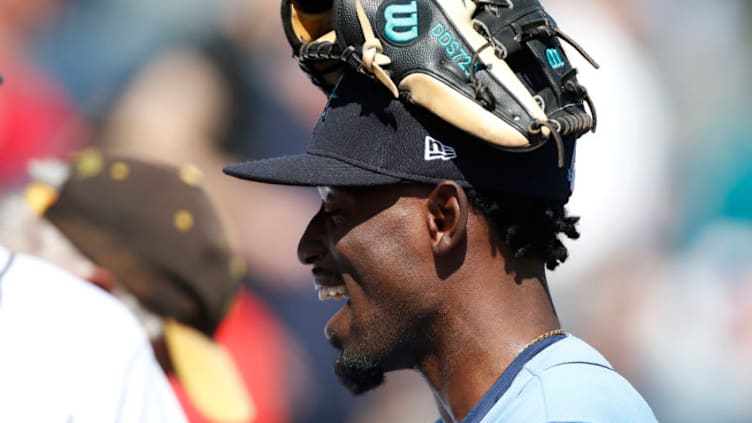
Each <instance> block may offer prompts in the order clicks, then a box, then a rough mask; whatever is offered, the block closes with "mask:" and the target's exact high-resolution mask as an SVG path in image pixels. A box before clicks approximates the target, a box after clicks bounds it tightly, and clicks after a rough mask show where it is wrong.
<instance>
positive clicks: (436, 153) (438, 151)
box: [423, 136, 457, 161]
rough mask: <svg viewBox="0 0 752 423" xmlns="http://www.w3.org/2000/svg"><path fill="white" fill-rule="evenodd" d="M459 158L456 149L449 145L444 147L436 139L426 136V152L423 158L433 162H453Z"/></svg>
mask: <svg viewBox="0 0 752 423" xmlns="http://www.w3.org/2000/svg"><path fill="white" fill-rule="evenodd" d="M455 157H457V153H456V152H455V151H454V149H453V148H452V147H450V146H448V145H444V144H442V143H441V141H439V140H437V139H436V138H433V137H430V136H426V151H425V154H424V155H423V158H424V159H425V160H426V161H431V160H444V161H446V160H452V159H453V158H455Z"/></svg>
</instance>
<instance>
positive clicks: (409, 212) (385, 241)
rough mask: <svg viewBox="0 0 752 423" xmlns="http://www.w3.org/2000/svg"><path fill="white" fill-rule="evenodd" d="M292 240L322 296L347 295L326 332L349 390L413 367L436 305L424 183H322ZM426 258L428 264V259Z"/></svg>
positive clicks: (367, 386)
mask: <svg viewBox="0 0 752 423" xmlns="http://www.w3.org/2000/svg"><path fill="white" fill-rule="evenodd" d="M319 192H320V193H321V197H322V205H321V208H320V210H319V211H318V213H317V214H316V215H315V216H314V217H313V219H312V220H311V222H310V223H309V225H308V228H307V229H306V231H305V233H304V234H303V237H302V239H301V241H300V245H299V247H298V255H299V258H300V260H301V261H302V262H303V263H305V264H310V265H312V266H313V274H314V278H315V286H316V289H317V291H318V293H319V298H320V299H335V298H339V297H345V298H347V301H346V302H345V303H344V304H343V307H342V308H341V309H340V310H339V311H338V312H337V313H336V314H335V315H334V316H333V317H332V318H331V319H330V320H329V322H328V323H327V325H326V328H325V333H326V336H327V338H328V339H329V341H330V343H331V344H332V345H333V346H334V347H336V348H338V349H340V350H341V351H342V355H341V356H340V357H339V359H338V360H337V362H336V363H335V372H336V373H337V375H338V376H339V377H340V379H341V380H342V382H343V383H344V384H345V386H347V387H348V388H349V389H350V390H351V391H353V392H354V393H361V392H364V391H367V390H369V389H372V388H374V387H376V386H378V385H379V384H380V383H381V382H382V381H383V375H384V372H386V371H389V370H395V369H400V368H409V367H413V366H414V365H415V363H416V360H417V357H416V356H417V355H418V349H417V347H419V346H421V345H425V340H423V339H422V338H423V337H425V336H426V333H428V332H429V331H427V330H426V328H427V327H428V325H430V323H429V322H430V320H431V316H432V315H433V313H434V312H435V310H436V294H435V293H434V290H432V289H431V286H430V284H431V283H432V281H433V280H434V278H429V277H428V275H430V274H431V272H430V271H428V272H427V271H425V270H428V269H430V268H432V266H433V256H432V253H431V244H430V240H429V239H428V236H427V235H426V232H427V230H426V226H427V223H426V213H427V206H426V203H427V200H426V198H425V197H426V195H427V194H428V193H429V192H430V187H425V186H419V185H391V186H384V187H376V188H328V187H327V188H321V189H320V190H319ZM426 266H431V267H426Z"/></svg>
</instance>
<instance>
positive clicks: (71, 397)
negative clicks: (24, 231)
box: [0, 245, 185, 423]
mask: <svg viewBox="0 0 752 423" xmlns="http://www.w3.org/2000/svg"><path fill="white" fill-rule="evenodd" d="M0 375H2V376H1V377H0V421H3V422H60V423H63V422H73V421H75V422H91V423H95V422H115V421H118V422H120V421H122V422H149V423H163V422H184V421H185V416H184V414H183V412H182V410H181V409H180V405H179V404H178V401H177V399H176V398H175V395H174V394H173V392H172V390H171V389H170V387H169V384H168V382H167V380H166V379H165V376H164V374H163V373H162V371H161V369H160V367H159V364H158V363H157V360H156V359H155V357H154V354H153V353H152V349H151V346H150V344H149V339H148V338H147V336H146V333H145V332H144V330H143V328H142V327H141V326H140V325H139V324H138V322H137V321H136V319H134V318H133V316H132V315H131V313H130V312H129V311H128V310H127V309H126V308H125V307H124V306H123V305H122V304H120V303H119V302H117V301H115V300H114V299H113V298H112V297H111V296H109V295H107V294H105V293H103V292H102V291H101V290H99V289H97V288H96V287H94V286H92V285H91V284H90V283H87V282H85V281H84V280H82V279H79V278H77V277H76V276H74V275H72V274H70V273H68V272H66V271H64V270H62V269H60V268H58V267H56V266H53V265H52V264H49V263H47V262H45V261H43V260H40V259H38V258H36V257H33V256H29V255H26V254H20V253H14V252H12V251H10V250H8V249H6V248H5V247H3V246H2V245H0Z"/></svg>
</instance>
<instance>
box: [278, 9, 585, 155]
mask: <svg viewBox="0 0 752 423" xmlns="http://www.w3.org/2000/svg"><path fill="white" fill-rule="evenodd" d="M282 12H283V22H284V26H285V28H286V31H285V32H286V34H287V36H288V40H289V41H290V44H291V45H292V46H293V55H294V56H295V57H297V59H298V61H299V63H300V64H301V67H302V68H303V69H304V70H305V71H306V72H308V73H309V75H311V78H312V79H313V81H314V82H315V83H316V84H317V85H319V86H320V87H322V88H323V89H324V91H325V92H329V91H331V89H332V87H333V86H334V83H335V81H336V79H337V77H338V76H339V74H340V73H341V72H342V70H343V68H344V67H346V66H350V67H352V68H354V69H355V70H357V71H359V72H361V73H364V74H367V75H370V76H372V77H374V78H375V79H377V80H379V81H380V82H381V83H382V84H383V85H384V86H385V87H386V88H387V89H388V90H389V91H390V92H391V93H392V94H393V95H394V96H395V97H397V96H402V97H403V98H405V99H406V100H407V101H410V102H413V103H416V104H419V105H421V106H423V107H425V108H427V109H429V110H430V111H431V112H433V113H434V114H436V115H438V116H439V117H441V118H442V119H443V120H445V121H447V122H449V123H451V124H453V125H454V126H456V127H458V128H460V129H463V130H465V131H466V132H469V133H471V134H473V135H475V136H477V137H478V138H481V139H483V140H485V141H487V142H489V143H491V144H493V145H495V146H497V147H499V148H502V149H504V150H509V151H517V152H524V151H531V150H534V149H536V148H539V147H540V146H542V145H543V144H544V143H545V142H546V141H548V140H549V139H551V138H553V139H554V140H555V141H556V143H557V146H558V148H559V166H560V167H561V166H563V161H564V160H563V148H564V147H563V145H564V143H563V142H562V137H579V136H581V135H583V134H584V133H586V132H588V131H590V130H595V126H596V119H595V116H596V115H595V108H594V107H593V104H592V102H591V101H590V97H589V96H588V93H587V90H586V89H585V88H584V87H583V86H582V85H580V84H579V83H578V82H577V78H576V74H577V71H576V69H574V68H573V67H572V65H571V64H570V62H569V60H568V58H567V56H566V54H565V52H564V50H563V49H562V46H561V43H560V41H559V39H563V40H565V41H566V42H568V43H569V44H570V45H572V46H573V47H574V48H575V49H576V50H577V51H578V52H580V54H582V55H583V56H584V57H585V58H586V59H587V60H588V61H590V63H591V64H593V66H595V67H596V68H597V67H598V65H597V64H596V63H595V62H594V61H593V60H592V59H591V58H590V57H589V56H588V55H587V54H586V53H585V52H584V51H583V49H582V48H581V47H579V45H577V44H576V43H575V42H574V41H572V40H571V39H570V38H569V37H568V36H566V35H565V34H564V33H563V32H562V31H561V30H560V29H559V28H558V27H557V25H556V23H555V22H554V20H553V19H552V18H551V17H550V16H549V15H548V14H547V13H546V12H545V11H544V10H543V7H542V6H541V5H540V3H539V1H538V0H328V1H323V2H321V1H314V0H294V1H293V0H283V3H282ZM332 31H333V32H332ZM584 103H587V104H588V109H589V110H590V113H592V115H591V114H590V113H588V111H587V110H586V108H585V106H584Z"/></svg>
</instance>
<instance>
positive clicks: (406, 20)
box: [384, 0, 418, 43]
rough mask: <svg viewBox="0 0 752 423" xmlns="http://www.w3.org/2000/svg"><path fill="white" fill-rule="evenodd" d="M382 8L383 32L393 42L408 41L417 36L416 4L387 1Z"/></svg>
mask: <svg viewBox="0 0 752 423" xmlns="http://www.w3.org/2000/svg"><path fill="white" fill-rule="evenodd" d="M387 4H388V6H386V8H384V19H385V20H386V24H385V25H384V34H386V37H387V38H388V39H389V40H391V41H394V42H395V43H409V42H410V41H413V40H414V39H416V38H418V4H417V3H416V2H415V0H413V1H411V2H410V3H407V4H401V3H391V4H389V3H387Z"/></svg>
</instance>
